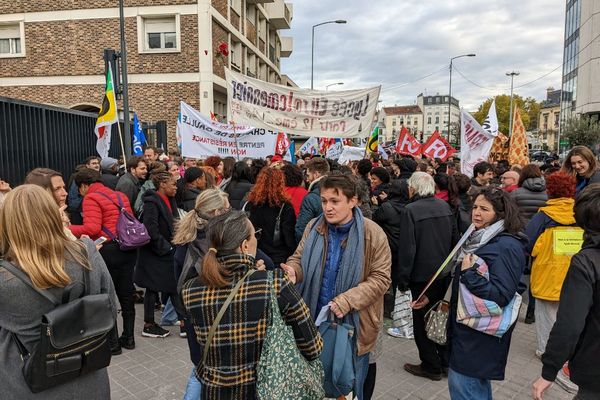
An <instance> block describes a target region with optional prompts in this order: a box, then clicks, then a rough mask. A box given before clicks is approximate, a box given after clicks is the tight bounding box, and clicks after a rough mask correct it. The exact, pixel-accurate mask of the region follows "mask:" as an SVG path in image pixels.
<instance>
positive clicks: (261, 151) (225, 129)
mask: <svg viewBox="0 0 600 400" xmlns="http://www.w3.org/2000/svg"><path fill="white" fill-rule="evenodd" d="M179 134H180V135H181V155H182V156H184V157H193V158H207V157H210V156H215V155H217V156H220V157H228V156H232V157H237V158H240V157H250V158H265V157H266V156H269V155H273V154H274V152H275V144H276V143H277V133H276V132H273V131H272V130H265V129H261V128H249V127H247V126H241V125H240V126H238V125H230V124H222V123H220V122H217V121H211V120H210V119H209V118H207V117H205V116H204V115H202V114H201V113H200V112H199V111H197V110H195V109H194V108H192V107H190V106H189V105H188V104H186V103H184V102H181V122H180V123H179Z"/></svg>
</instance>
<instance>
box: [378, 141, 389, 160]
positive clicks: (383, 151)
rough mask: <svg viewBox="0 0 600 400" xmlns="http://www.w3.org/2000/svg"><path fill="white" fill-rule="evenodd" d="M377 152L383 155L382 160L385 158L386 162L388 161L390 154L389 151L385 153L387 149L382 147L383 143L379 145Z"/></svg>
mask: <svg viewBox="0 0 600 400" xmlns="http://www.w3.org/2000/svg"><path fill="white" fill-rule="evenodd" d="M377 152H379V154H380V155H381V158H383V159H384V160H387V159H388V153H387V151H385V149H384V148H383V147H382V146H381V143H379V146H377Z"/></svg>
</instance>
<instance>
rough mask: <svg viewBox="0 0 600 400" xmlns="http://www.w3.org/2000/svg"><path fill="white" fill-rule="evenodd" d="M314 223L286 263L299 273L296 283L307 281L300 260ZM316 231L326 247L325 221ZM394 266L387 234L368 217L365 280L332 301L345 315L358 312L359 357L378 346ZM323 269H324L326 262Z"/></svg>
mask: <svg viewBox="0 0 600 400" xmlns="http://www.w3.org/2000/svg"><path fill="white" fill-rule="evenodd" d="M314 223H315V219H313V220H312V221H311V222H310V223H309V224H308V226H307V227H306V229H305V230H304V234H303V235H302V240H301V241H300V244H299V245H298V248H296V251H295V252H294V254H293V255H292V256H291V257H290V258H289V259H288V261H287V264H288V265H289V266H291V267H293V268H294V270H295V271H296V283H300V282H302V281H303V279H304V271H303V270H302V265H301V264H300V259H301V257H302V251H303V250H304V243H305V241H306V238H307V237H308V234H309V232H310V230H311V228H312V226H313V224H314ZM317 232H319V233H320V234H322V235H323V236H324V237H325V245H327V224H326V223H325V222H323V223H322V224H321V225H320V226H318V227H317ZM326 248H327V247H326V246H325V249H326ZM324 257H325V256H324ZM391 267H392V255H391V251H390V246H389V244H388V240H387V236H386V235H385V232H384V231H383V230H382V229H381V228H380V227H379V225H377V224H376V223H375V222H373V221H371V220H369V219H366V218H365V257H364V262H363V278H362V281H361V282H360V283H359V284H358V286H356V287H354V288H352V289H350V290H348V291H346V292H344V293H341V294H339V295H338V296H337V297H336V298H335V299H334V300H333V301H335V302H336V303H337V304H338V306H339V307H340V309H341V310H342V312H344V314H347V313H349V312H352V311H358V312H359V318H360V328H359V337H358V355H359V356H360V355H363V354H366V353H369V352H371V351H372V350H373V349H374V347H375V342H376V341H377V334H378V333H379V330H380V329H381V325H382V324H383V295H384V294H385V292H386V291H387V290H388V288H389V286H390V284H391ZM321 268H322V269H323V268H325V262H323V265H322V266H321Z"/></svg>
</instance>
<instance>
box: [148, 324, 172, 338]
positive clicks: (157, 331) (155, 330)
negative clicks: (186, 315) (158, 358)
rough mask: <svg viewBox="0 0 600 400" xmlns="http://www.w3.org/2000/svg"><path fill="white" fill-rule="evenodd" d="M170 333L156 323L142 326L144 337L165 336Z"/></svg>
mask: <svg viewBox="0 0 600 400" xmlns="http://www.w3.org/2000/svg"><path fill="white" fill-rule="evenodd" d="M170 334H171V332H169V331H168V330H166V329H163V328H161V327H160V326H158V325H156V324H152V325H150V326H148V327H144V330H143V331H142V336H145V337H151V338H164V337H167V336H169V335H170Z"/></svg>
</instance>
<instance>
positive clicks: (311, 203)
mask: <svg viewBox="0 0 600 400" xmlns="http://www.w3.org/2000/svg"><path fill="white" fill-rule="evenodd" d="M323 178H324V176H321V177H319V178H317V179H316V180H314V181H313V182H312V183H311V184H310V186H309V187H308V193H307V194H306V196H304V199H302V205H301V206H300V212H299V213H298V218H297V220H296V232H295V233H296V242H300V239H302V235H303V234H304V230H305V229H306V225H308V223H309V222H310V220H312V219H313V218H317V217H318V216H319V215H321V214H322V213H323V207H322V206H321V180H322V179H323Z"/></svg>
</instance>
